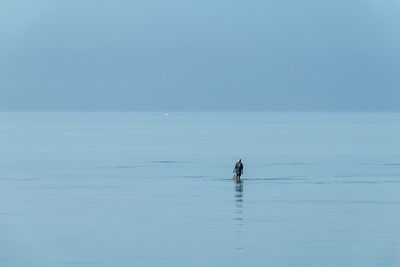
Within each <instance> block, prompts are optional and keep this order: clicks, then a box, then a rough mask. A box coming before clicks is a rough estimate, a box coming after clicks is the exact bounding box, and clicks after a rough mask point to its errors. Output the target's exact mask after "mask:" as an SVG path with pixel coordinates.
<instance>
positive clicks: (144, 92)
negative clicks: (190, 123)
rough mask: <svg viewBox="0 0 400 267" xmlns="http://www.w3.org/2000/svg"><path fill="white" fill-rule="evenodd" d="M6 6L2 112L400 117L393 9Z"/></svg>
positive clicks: (398, 18) (398, 10)
mask: <svg viewBox="0 0 400 267" xmlns="http://www.w3.org/2000/svg"><path fill="white" fill-rule="evenodd" d="M2 3H3V4H2V8H1V9H0V32H1V34H2V36H3V40H2V42H0V58H1V61H0V73H1V79H0V110H2V111H400V90H399V88H400V76H399V73H400V49H399V47H400V35H399V34H398V29H399V28H400V3H399V2H397V1H394V0H390V1H384V2H378V1H373V0H367V1H362V2H361V1H355V0H351V1H345V0H338V1H328V2H320V1H312V0H305V1H294V0H290V1H285V2H282V1H248V2H243V1H227V0H221V1H217V2H215V1H210V0H206V1H201V2H187V1H183V0H165V1H161V0H150V1H125V0H120V1H85V2H81V1H77V0H72V1H67V0H59V1H49V0H39V1H35V2H34V3H33V2H30V1H22V0H19V1H10V0H6V1H3V2H2Z"/></svg>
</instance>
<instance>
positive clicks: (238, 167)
mask: <svg viewBox="0 0 400 267" xmlns="http://www.w3.org/2000/svg"><path fill="white" fill-rule="evenodd" d="M233 172H234V173H235V174H236V182H240V176H242V174H243V163H242V160H241V159H239V160H238V161H237V162H236V164H235V168H234V169H233Z"/></svg>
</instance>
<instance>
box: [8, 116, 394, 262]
mask: <svg viewBox="0 0 400 267" xmlns="http://www.w3.org/2000/svg"><path fill="white" fill-rule="evenodd" d="M399 136H400V114H396V113H381V114H378V113H377V114H375V113H261V112H260V113H170V114H169V116H165V115H164V114H163V113H128V112H127V113H40V112H37V113H0V147H1V150H0V266H7V267H57V266H107V267H108V266H116V267H119V266H174V267H176V266H202V267H204V266H274V267H288V266H307V267H313V266H315V267H321V266H332V267H333V266H335V267H337V266H351V267H354V266H363V267H368V266H374V267H375V266H376V267H378V266H400V138H399ZM238 157H241V158H242V159H243V162H244V164H245V174H244V176H243V179H244V181H243V183H242V184H241V185H235V184H234V183H233V181H232V168H233V164H234V162H235V160H236V159H237V158H238Z"/></svg>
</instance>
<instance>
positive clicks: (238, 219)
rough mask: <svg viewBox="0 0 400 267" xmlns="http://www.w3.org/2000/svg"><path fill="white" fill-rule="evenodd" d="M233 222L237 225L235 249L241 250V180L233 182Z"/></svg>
mask: <svg viewBox="0 0 400 267" xmlns="http://www.w3.org/2000/svg"><path fill="white" fill-rule="evenodd" d="M235 205H236V209H235V223H236V225H237V231H236V232H237V242H236V244H237V246H236V248H235V249H237V250H242V249H243V247H242V233H243V181H241V182H240V183H235Z"/></svg>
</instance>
